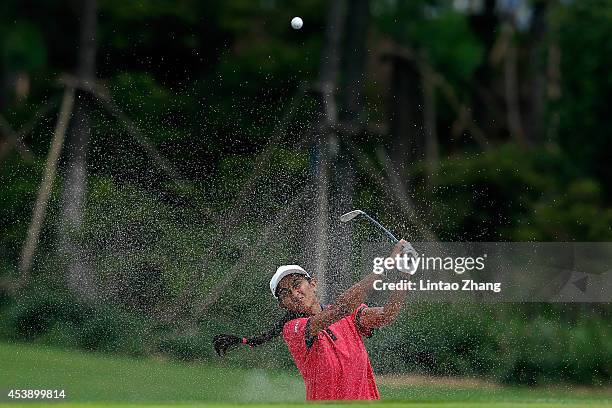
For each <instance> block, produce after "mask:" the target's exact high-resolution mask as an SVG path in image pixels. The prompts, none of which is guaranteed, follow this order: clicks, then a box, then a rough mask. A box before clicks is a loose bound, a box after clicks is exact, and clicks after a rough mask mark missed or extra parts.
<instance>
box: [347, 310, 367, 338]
mask: <svg viewBox="0 0 612 408" xmlns="http://www.w3.org/2000/svg"><path fill="white" fill-rule="evenodd" d="M367 308H368V305H366V304H365V303H362V304H361V305H359V307H358V308H357V309H355V311H354V312H353V314H352V316H351V317H352V319H353V321H354V322H355V327H356V328H357V333H359V334H360V335H362V336H363V337H372V329H369V328H366V327H363V326H362V325H361V322H360V320H359V319H360V318H361V313H363V311H364V310H365V309H367Z"/></svg>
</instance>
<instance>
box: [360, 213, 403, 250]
mask: <svg viewBox="0 0 612 408" xmlns="http://www.w3.org/2000/svg"><path fill="white" fill-rule="evenodd" d="M363 216H364V217H366V218H367V219H368V220H369V221H370V222H371V223H372V224H374V225H376V226H377V227H378V228H380V229H381V230H383V232H384V233H385V234H387V236H388V237H389V239H391V241H393V243H394V244H396V243H398V242H399V239H397V238H395V235H393V234H392V233H391V231H389V230H388V229H386V228H385V227H383V225H382V224H381V223H380V222H378V221H376V220H375V219H374V218H372V217H370V216H369V215H368V214H367V213H363Z"/></svg>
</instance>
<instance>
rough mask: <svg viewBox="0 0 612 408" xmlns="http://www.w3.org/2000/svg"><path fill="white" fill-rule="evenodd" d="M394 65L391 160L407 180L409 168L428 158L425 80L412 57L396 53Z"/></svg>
mask: <svg viewBox="0 0 612 408" xmlns="http://www.w3.org/2000/svg"><path fill="white" fill-rule="evenodd" d="M392 64H393V74H392V76H393V77H392V89H393V91H392V95H391V97H392V101H391V106H392V107H391V134H392V137H393V144H392V145H393V156H392V158H391V159H392V161H393V166H394V168H395V169H396V170H397V171H398V173H399V174H398V176H399V177H400V179H405V178H406V167H407V166H408V165H410V164H412V163H416V162H419V161H421V160H423V159H424V158H425V132H424V131H423V119H424V115H423V103H424V102H423V90H422V87H421V86H422V83H423V80H422V78H421V74H420V72H419V69H418V67H417V64H416V63H415V61H414V60H413V59H412V58H408V57H406V56H404V55H395V56H393V59H392Z"/></svg>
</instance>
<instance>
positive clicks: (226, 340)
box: [213, 334, 242, 357]
mask: <svg viewBox="0 0 612 408" xmlns="http://www.w3.org/2000/svg"><path fill="white" fill-rule="evenodd" d="M241 342H242V339H241V338H240V337H237V336H233V335H231V334H217V335H216V336H215V337H214V338H213V347H214V348H215V351H216V352H217V355H218V356H220V357H223V356H224V355H225V353H227V350H228V349H229V348H230V347H233V346H237V345H239V344H240V343H241Z"/></svg>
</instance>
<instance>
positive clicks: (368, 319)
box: [359, 290, 408, 329]
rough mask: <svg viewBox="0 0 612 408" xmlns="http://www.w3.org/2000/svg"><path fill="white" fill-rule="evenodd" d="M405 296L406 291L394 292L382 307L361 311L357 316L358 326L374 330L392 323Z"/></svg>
mask: <svg viewBox="0 0 612 408" xmlns="http://www.w3.org/2000/svg"><path fill="white" fill-rule="evenodd" d="M407 295H408V291H407V290H395V291H393V292H392V293H391V295H390V296H389V299H388V300H387V303H385V305H384V306H382V307H368V308H366V309H363V312H361V314H360V315H359V324H360V325H361V326H363V327H365V328H368V329H375V328H378V327H383V326H387V325H389V324H391V323H393V322H394V321H395V318H396V317H397V315H398V314H399V312H400V310H401V308H402V304H403V303H404V300H405V299H406V296H407Z"/></svg>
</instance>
